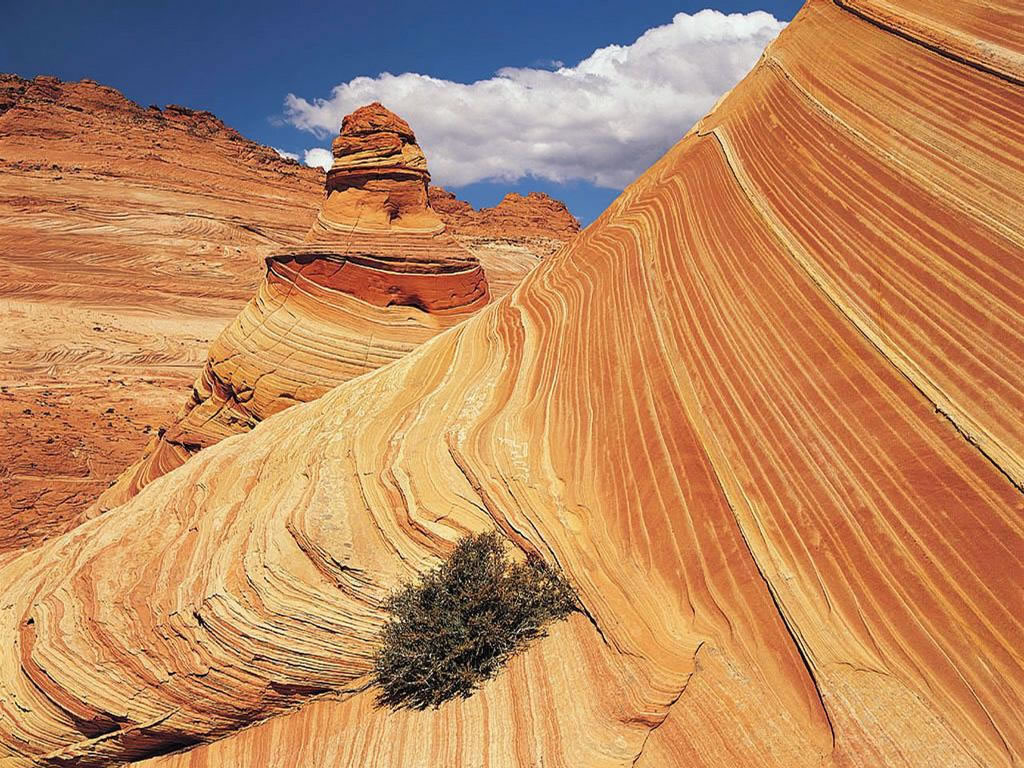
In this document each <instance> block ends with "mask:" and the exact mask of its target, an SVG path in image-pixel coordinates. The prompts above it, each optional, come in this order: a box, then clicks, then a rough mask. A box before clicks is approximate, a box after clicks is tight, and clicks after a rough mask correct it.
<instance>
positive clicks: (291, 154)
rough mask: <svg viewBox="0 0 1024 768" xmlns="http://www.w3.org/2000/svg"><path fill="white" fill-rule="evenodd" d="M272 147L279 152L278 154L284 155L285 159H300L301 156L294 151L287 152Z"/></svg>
mask: <svg viewBox="0 0 1024 768" xmlns="http://www.w3.org/2000/svg"><path fill="white" fill-rule="evenodd" d="M271 149H272V150H274V151H275V152H277V154H278V156H280V157H283V158H284V159H285V160H298V159H299V156H298V155H296V154H295V153H294V152H285V151H284V150H283V149H278V148H277V147H271Z"/></svg>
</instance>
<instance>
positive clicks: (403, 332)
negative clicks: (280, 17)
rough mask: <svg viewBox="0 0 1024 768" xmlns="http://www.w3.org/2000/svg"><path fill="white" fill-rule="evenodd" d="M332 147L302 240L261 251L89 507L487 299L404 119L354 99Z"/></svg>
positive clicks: (105, 503) (118, 496)
mask: <svg viewBox="0 0 1024 768" xmlns="http://www.w3.org/2000/svg"><path fill="white" fill-rule="evenodd" d="M333 150H334V157H335V161H334V165H333V167H332V168H331V169H330V171H329V172H328V174H327V182H326V197H325V200H324V203H323V205H322V207H321V210H320V212H319V213H318V215H317V217H316V221H315V223H314V224H313V227H312V229H311V230H310V232H309V233H308V235H307V236H306V243H305V244H304V245H302V246H299V247H293V248H289V249H287V250H285V251H283V252H281V253H279V254H275V255H273V256H271V257H270V258H268V259H267V273H266V277H265V279H264V280H263V282H262V283H261V285H260V287H259V289H258V292H257V295H256V296H255V297H254V298H253V299H252V300H251V301H250V302H249V303H248V304H247V305H246V306H245V307H244V308H243V309H242V311H241V313H239V315H238V317H237V318H236V319H235V321H234V322H233V323H231V324H230V325H229V326H228V327H227V328H226V329H225V330H224V331H223V332H222V333H221V334H220V336H219V337H218V338H217V339H216V340H215V341H214V343H213V344H212V346H211V347H210V351H209V356H208V358H207V362H206V366H205V368H204V369H203V372H202V374H201V375H200V376H199V378H198V379H197V380H196V383H195V385H194V386H193V389H192V395H191V398H190V400H189V402H188V403H187V404H186V405H185V407H184V409H183V411H182V412H181V414H180V415H179V417H178V419H177V420H176V421H175V423H173V424H172V425H171V426H169V427H168V428H166V429H162V430H161V431H160V434H159V435H158V436H157V437H154V439H153V440H152V441H151V442H150V445H149V446H148V447H147V449H146V451H145V453H144V455H143V458H142V459H141V460H140V461H138V462H136V464H134V465H133V466H132V467H130V468H129V469H128V470H126V471H125V472H124V473H123V474H122V476H121V477H120V478H119V479H118V481H117V482H116V483H115V484H114V485H113V486H112V487H111V488H110V489H109V490H107V491H105V492H104V493H103V495H102V496H101V497H100V499H99V500H98V501H97V503H96V504H95V505H94V506H93V508H92V509H91V510H90V512H89V514H97V513H100V512H102V511H104V510H105V509H109V508H111V507H114V506H118V505H119V504H122V503H124V502H125V501H126V500H127V499H129V498H131V497H132V496H134V495H135V494H136V493H137V492H138V491H139V489H141V488H142V487H143V486H145V485H146V484H147V483H149V482H151V481H152V480H154V479H155V478H157V477H160V476H161V475H163V474H165V473H166V472H168V471H170V470H171V469H174V468H175V467H177V466H179V465H180V464H182V463H183V462H184V461H186V460H187V459H188V458H189V456H191V455H192V454H194V453H195V452H196V451H198V450H200V449H202V448H206V447H208V446H210V445H213V444H214V443H216V442H218V441H219V440H222V439H223V438H225V437H229V436H231V435H234V434H238V433H239V432H243V431H246V430H249V429H252V427H254V426H255V425H256V424H257V423H259V422H260V421H262V420H263V419H266V418H267V417H269V416H272V415H273V414H275V413H277V412H279V411H282V410H284V409H285V408H288V407H290V406H292V405H295V404H297V403H301V402H306V401H309V400H313V399H316V398H318V397H320V396H321V395H323V394H324V393H325V392H327V391H328V390H329V389H332V388H333V387H335V386H337V385H338V384H340V383H341V382H343V381H347V380H348V379H351V378H353V377H355V376H359V375H361V374H363V373H366V372H367V371H370V370H373V369H375V368H379V367H380V366H381V365H384V364H386V363H389V362H392V361H393V360H396V359H398V358H399V357H402V356H403V355H405V354H407V353H408V352H409V351H410V350H412V349H414V348H415V347H417V346H419V345H420V344H422V343H423V342H424V341H426V340H427V339H429V338H431V337H432V336H434V335H436V334H437V333H439V332H440V331H442V330H444V329H446V328H449V327H451V326H452V325H454V324H456V323H458V322H460V321H462V320H464V319H465V318H466V317H468V316H469V315H471V314H473V313H475V312H476V311H477V310H479V309H480V308H481V307H483V306H484V305H485V304H486V303H487V302H488V301H489V293H488V288H487V280H486V278H485V276H484V271H483V269H482V267H481V264H480V262H479V261H478V260H477V258H476V257H475V256H473V255H472V254H471V253H470V252H469V251H468V250H467V249H465V248H464V247H463V246H462V245H460V244H459V243H458V242H457V241H456V240H455V239H453V238H452V237H451V236H450V235H448V234H447V233H446V232H445V226H444V224H443V223H442V222H441V220H440V219H439V218H438V216H437V215H436V214H435V212H434V211H433V209H432V208H431V207H430V204H429V201H428V198H427V185H428V183H429V180H430V175H429V173H428V172H427V163H426V158H425V157H424V155H423V151H422V150H421V149H420V148H419V146H418V145H417V144H416V137H415V135H414V134H413V132H412V129H410V128H409V125H408V124H407V123H406V122H405V121H404V120H402V119H401V118H400V117H398V116H397V115H395V114H394V113H392V112H390V111H389V110H387V109H386V108H384V107H383V106H382V105H380V104H379V103H373V104H370V105H368V106H365V107H361V108H360V109H358V110H356V111H355V112H353V113H352V114H350V115H347V116H346V117H345V118H344V120H343V121H342V126H341V132H340V134H339V136H338V137H337V139H335V141H334V144H333ZM526 268H527V266H526V265H524V267H523V269H521V270H520V271H519V272H518V274H517V275H515V280H516V281H518V279H521V278H522V275H523V274H525V272H526ZM499 271H500V270H499Z"/></svg>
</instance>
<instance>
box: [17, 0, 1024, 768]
mask: <svg viewBox="0 0 1024 768" xmlns="http://www.w3.org/2000/svg"><path fill="white" fill-rule="evenodd" d="M999 14H1003V15H1002V16H1000V15H999ZM1022 21H1024V19H1022V18H1021V13H1020V10H1019V9H1017V8H1013V7H1011V6H1007V5H1001V6H999V5H989V4H987V3H985V2H982V0H965V2H961V3H957V4H955V5H952V4H939V3H924V2H920V1H919V0H903V2H902V4H898V3H897V2H895V0H887V1H886V2H882V0H860V1H859V2H852V0H843V2H841V3H839V4H837V3H833V2H827V1H826V0H811V2H809V3H808V4H807V5H806V6H805V8H804V9H803V10H802V11H801V12H800V14H799V15H798V16H797V18H796V19H795V20H794V22H793V23H792V24H791V25H790V26H789V27H788V28H787V29H786V30H785V31H784V32H783V33H782V35H781V36H780V37H779V39H778V40H777V42H775V43H774V44H773V45H772V46H771V47H770V48H769V49H768V51H767V53H766V55H765V56H764V58H763V59H762V60H761V62H760V63H759V64H758V66H757V67H756V68H755V70H754V71H753V72H752V73H751V74H750V75H749V76H748V77H747V78H746V79H745V80H744V82H743V83H741V84H740V85H739V86H737V87H736V88H735V89H734V90H733V91H732V92H731V94H729V95H728V96H727V97H726V98H725V99H724V100H723V101H722V102H721V103H720V104H719V105H718V106H717V107H716V109H715V110H714V111H713V112H712V113H711V114H710V115H708V116H707V117H706V118H705V119H703V120H702V121H701V122H700V123H699V124H698V125H697V126H696V127H695V128H694V129H693V130H692V131H690V132H689V133H688V134H687V135H686V136H685V137H684V138H683V139H682V141H681V142H680V143H679V144H677V145H676V146H675V147H674V148H673V149H671V150H670V151H669V152H668V153H667V154H666V155H665V156H664V157H663V158H662V159H661V160H660V161H659V162H658V163H656V164H655V165H654V166H653V167H652V168H651V169H650V170H649V171H648V172H647V173H645V174H644V175H643V176H642V177H641V178H640V179H639V180H638V181H636V182H635V183H634V184H632V185H631V186H630V187H629V188H628V189H627V190H626V191H625V192H624V194H623V195H622V196H621V197H620V198H619V199H618V200H617V201H616V202H615V203H614V204H613V205H612V206H611V207H610V208H609V209H608V210H607V211H606V212H605V213H604V214H603V215H602V216H601V217H600V218H599V219H598V221H597V222H596V223H595V224H594V225H592V226H591V227H589V228H588V229H587V230H585V231H584V232H583V233H581V235H580V236H579V237H578V238H577V239H576V240H574V241H573V243H572V244H570V245H569V246H568V247H567V248H566V249H564V250H563V251H561V252H560V253H559V254H558V255H557V256H555V257H553V258H551V259H548V260H545V262H544V263H542V264H541V266H540V267H539V268H537V269H536V270H534V271H533V272H531V273H530V274H529V275H528V276H527V278H526V279H525V280H524V281H523V283H521V284H520V286H519V287H517V288H516V289H515V290H513V291H512V292H511V293H510V294H508V295H507V296H505V297H504V298H503V299H501V300H499V301H497V302H495V303H493V304H491V305H490V306H488V307H486V308H485V309H484V310H482V311H481V312H480V313H478V314H477V315H476V316H474V317H472V318H470V319H469V320H468V321H466V322H464V323H462V324H460V325H458V326H456V327H455V328H452V329H450V330H449V331H447V332H446V333H443V334H441V335H439V336H437V337H435V338H433V339H432V340H430V341H429V342H427V343H426V344H424V345H422V346H421V347H419V348H418V349H416V350H414V351H413V352H412V353H410V354H409V355H407V356H406V357H404V358H402V359H400V360H399V361H397V362H396V363H394V364H392V365H389V366H386V367H384V368H381V369H379V370H377V371H375V372H372V373H370V374H368V375H365V376H362V377H359V378H357V379H353V380H350V381H348V382H346V383H345V384H342V385H340V386H339V387H337V388H335V389H333V390H331V391H330V392H329V393H327V394H326V395H324V396H323V397H321V398H320V399H318V400H315V401H313V402H310V403H307V404H304V405H300V406H297V407H295V408H291V409H289V410H287V411H286V412H284V413H281V414H279V415H278V416H276V417H274V418H271V419H268V420H267V421H266V422H264V423H262V424H260V425H259V426H258V427H257V428H256V429H254V430H253V431H252V432H251V433H249V434H246V435H241V436H237V437H235V438H232V439H229V440H225V441H223V442H221V443H220V444H219V445H216V446H214V447H212V448H210V449H208V450H206V451H203V452H202V453H200V454H199V455H197V456H196V457H194V458H193V459H192V460H191V461H189V462H188V463H187V464H185V465H184V466H183V467H181V468H180V469H178V470H177V471H175V472H173V473H171V474H169V475H167V476H165V477H163V478H161V479H160V480H157V481H156V482H154V483H152V484H151V485H150V486H148V487H147V488H146V489H145V490H144V491H143V492H142V493H140V494H139V495H138V496H137V497H135V498H134V499H133V500H132V501H131V502H129V503H128V504H126V505H124V506H122V507H119V508H117V509H115V510H113V511H111V512H110V513H108V514H106V515H104V516H102V517H99V518H97V519H95V520H92V521H90V522H88V523H86V524H85V525H83V526H81V527H79V528H78V529H76V530H75V531H73V532H71V533H69V534H67V535H65V536H62V537H60V538H58V539H54V540H52V541H50V542H47V543H46V544H45V545H43V546H41V547H39V548H37V549H35V550H33V551H30V552H27V553H25V554H22V555H21V556H19V557H17V558H16V559H13V560H10V561H8V562H6V563H5V564H4V565H3V566H2V567H0V585H3V586H2V599H0V642H3V644H4V647H6V648H13V652H11V653H6V654H4V655H2V656H0V708H2V712H3V717H2V718H0V745H2V746H0V749H2V750H4V752H3V754H4V755H5V756H7V757H9V762H10V763H11V764H12V765H20V764H27V763H28V762H29V761H32V760H34V761H35V762H36V764H43V765H47V764H49V765H68V764H74V765H77V766H90V765H101V764H109V763H111V762H115V763H116V762H125V761H132V760H138V759H139V758H142V757H145V756H146V755H152V756H155V759H153V760H152V761H150V762H147V763H144V764H145V765H147V766H160V767H161V768H169V767H171V766H190V767H191V768H198V767H199V766H224V765H261V766H263V765H266V766H274V767H275V768H278V767H281V766H303V767H304V768H309V767H310V766H370V765H372V766H375V768H380V767H383V766H396V767H397V766H403V767H404V766H411V765H444V766H477V765H491V766H535V765H540V764H543V765H557V766H594V767H596V768H603V767H604V766H617V767H618V766H631V765H635V766H640V768H648V767H652V766H658V767H660V766H676V765H692V766H709V767H710V766H722V765H736V766H778V767H779V768H800V767H801V766H814V767H815V768H818V767H820V766H835V767H836V768H838V767H840V766H841V767H842V768H852V767H860V766H863V767H864V768H868V767H870V768H876V767H877V766H883V765H884V766H887V767H888V766H897V767H898V766H906V767H907V768H910V767H911V766H922V765H937V766H938V765H941V766H1012V765H1017V764H1019V763H1020V762H1021V761H1022V759H1024V733H1022V731H1021V729H1020V728H1019V723H1020V716H1021V713H1022V712H1024V664H1022V661H1024V660H1022V657H1021V651H1020V648H1021V646H1020V638H1021V637H1022V636H1024V626H1022V618H1021V617H1022V616H1024V605H1022V596H1021V590H1020V574H1021V568H1022V562H1021V561H1022V552H1024V530H1022V525H1021V519H1022V515H1021V511H1022V508H1024V496H1022V485H1024V476H1022V474H1021V472H1020V467H1021V466H1022V459H1024V450H1022V445H1021V439H1022V430H1021V419H1020V414H1021V412H1022V410H1024V390H1022V388H1021V381H1022V379H1021V377H1020V376H1019V375H1016V374H1017V373H1019V371H1021V370H1022V369H1024V333H1022V331H1024V284H1022V283H1024V277H1022V275H1024V271H1022V270H1021V269H1020V261H1021V252H1022V245H1024V228H1022V225H1021V221H1020V217H1019V189H1020V186H1021V183H1022V172H1021V168H1020V164H1019V162H1018V160H1017V158H1018V157H1019V155H1020V152H1021V149H1022V145H1024V131H1022V130H1021V123H1020V119H1019V117H1020V115H1021V113H1022V110H1021V106H1022V86H1021V82H1022V80H1024V67H1022V66H1021V59H1020V56H1019V55H1018V54H1012V53H1011V52H1013V51H1020V50H1021V48H1022V42H1024V41H1022V40H1021V37H1020V35H1021V32H1020V31H1021V30H1022V29H1024V23H1021V22H1022ZM495 526H497V527H498V528H500V529H501V530H502V531H504V532H505V534H506V535H507V536H508V538H509V539H510V541H512V542H513V543H514V544H515V545H517V546H519V547H521V548H522V549H524V550H529V551H534V552H537V553H539V554H541V555H542V556H544V557H546V558H548V559H549V560H550V561H551V562H552V563H557V565H558V567H560V568H561V569H563V570H564V572H565V573H566V574H567V575H568V577H569V578H570V579H571V580H572V582H573V583H574V584H575V586H576V588H577V590H578V592H579V595H580V598H581V600H582V603H583V605H584V606H585V608H586V614H585V615H578V616H576V617H574V619H573V620H572V621H570V622H568V623H565V624H561V625H559V626H558V627H557V628H556V629H555V631H553V632H552V634H551V636H550V637H548V638H546V639H545V640H543V641H541V642H540V643H538V644H537V645H536V646H535V647H533V648H532V649H531V650H530V651H528V652H527V653H525V654H524V655H522V656H521V657H519V658H517V659H516V660H515V661H514V662H513V663H512V664H511V665H510V667H509V669H508V670H507V671H506V672H504V673H503V674H502V675H500V676H499V677H498V678H496V679H495V680H494V681H492V683H490V684H489V685H487V686H486V687H485V688H484V689H483V690H482V691H481V692H480V693H479V694H477V695H475V696H474V697H472V698H471V699H468V700H466V701H460V702H456V703H452V704H450V705H446V706H444V707H442V708H441V709H439V710H437V711H428V712H411V713H410V712H402V713H392V712H389V711H385V710H379V709H375V708H374V707H373V691H371V690H364V689H363V687H364V685H365V682H366V679H367V672H368V670H369V669H370V664H371V656H372V651H373V647H374V636H375V632H376V630H377V629H378V628H379V627H380V626H381V623H382V621H383V616H382V615H381V610H380V601H381V598H382V596H383V595H385V594H386V593H387V591H388V590H389V589H390V588H392V587H394V586H395V585H397V584H399V583H402V582H404V581H406V580H408V579H411V578H415V576H416V574H417V573H419V572H421V571H422V570H423V569H425V568H427V567H429V566H430V565H431V564H433V563H435V562H436V561H437V557H438V556H439V555H441V554H443V553H444V552H445V551H447V550H448V548H449V547H450V546H451V542H453V541H454V540H456V539H457V538H458V537H459V536H460V535H461V534H462V533H464V532H465V531H470V530H472V531H475V530H485V529H489V528H491V527H495ZM254 723H258V724H256V725H253V724H254ZM250 725H252V726H253V727H248V728H247V727H246V726H250ZM205 741H213V742H214V743H211V744H206V745H201V746H197V747H195V748H194V749H191V751H186V752H183V753H182V754H176V755H165V756H163V757H156V756H159V755H161V754H162V753H166V752H169V751H173V750H181V749H185V748H188V747H192V746H193V745H195V744H197V743H199V742H205Z"/></svg>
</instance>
